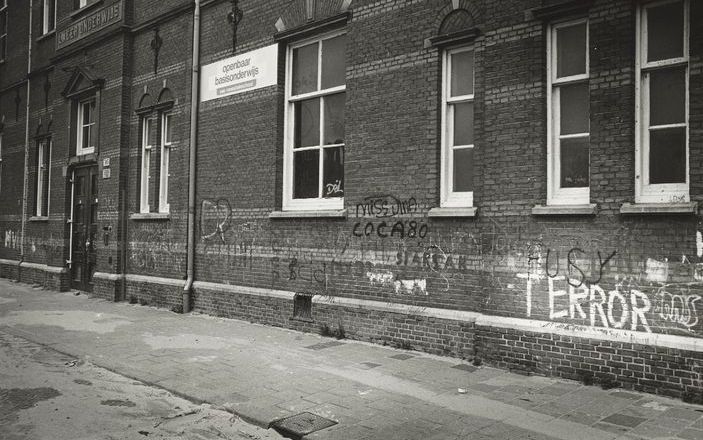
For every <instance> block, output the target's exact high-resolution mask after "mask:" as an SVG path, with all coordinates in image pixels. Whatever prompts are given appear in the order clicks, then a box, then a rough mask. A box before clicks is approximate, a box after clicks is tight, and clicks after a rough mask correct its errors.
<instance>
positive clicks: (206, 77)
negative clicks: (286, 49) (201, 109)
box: [200, 44, 278, 102]
mask: <svg viewBox="0 0 703 440" xmlns="http://www.w3.org/2000/svg"><path fill="white" fill-rule="evenodd" d="M277 80H278V45H277V44H274V45H271V46H266V47H262V48H261V49H257V50H253V51H251V52H247V53H243V54H241V55H237V56H235V57H232V58H227V59H224V60H220V61H217V62H215V63H212V64H208V65H205V66H203V67H202V68H201V79H200V100H201V101H202V102H204V101H210V100H212V99H217V98H224V97H225V96H229V95H236V94H238V93H243V92H249V91H251V90H256V89H260V88H262V87H268V86H272V85H275V84H276V82H277Z"/></svg>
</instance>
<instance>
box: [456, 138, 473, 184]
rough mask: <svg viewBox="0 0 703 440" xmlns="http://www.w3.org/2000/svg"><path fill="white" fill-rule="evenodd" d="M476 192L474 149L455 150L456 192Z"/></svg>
mask: <svg viewBox="0 0 703 440" xmlns="http://www.w3.org/2000/svg"><path fill="white" fill-rule="evenodd" d="M473 190H474V149H473V148H462V149H459V150H454V191H455V192H465V191H473Z"/></svg>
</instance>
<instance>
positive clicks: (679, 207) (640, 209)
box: [620, 202, 698, 215]
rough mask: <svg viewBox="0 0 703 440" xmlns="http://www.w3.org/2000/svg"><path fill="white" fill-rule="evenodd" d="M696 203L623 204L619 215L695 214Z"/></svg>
mask: <svg viewBox="0 0 703 440" xmlns="http://www.w3.org/2000/svg"><path fill="white" fill-rule="evenodd" d="M696 213H698V202H689V203H623V204H622V206H620V214H625V215H637V214H644V215H648V214H696Z"/></svg>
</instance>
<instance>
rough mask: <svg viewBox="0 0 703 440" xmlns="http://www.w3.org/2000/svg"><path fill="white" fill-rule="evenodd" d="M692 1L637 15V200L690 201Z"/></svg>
mask: <svg viewBox="0 0 703 440" xmlns="http://www.w3.org/2000/svg"><path fill="white" fill-rule="evenodd" d="M688 11H689V2H688V0H678V1H665V2H657V3H650V4H645V5H644V6H642V7H641V8H640V13H639V14H638V28H639V31H638V32H639V38H638V44H639V50H638V59H637V65H638V69H637V74H638V81H637V88H638V93H637V98H638V100H639V103H640V105H639V106H638V108H639V109H640V113H639V114H638V115H637V125H638V128H637V132H636V136H637V141H636V153H637V154H636V155H637V171H636V179H637V182H636V190H637V193H636V201H637V202H641V203H647V202H649V203H666V202H688V201H689V172H688V166H689V165H688V154H689V152H688V93H689V92H688V87H689V86H688V82H689V79H688V75H689V65H688V64H689V57H688V44H689V43H688V33H689V24H688Z"/></svg>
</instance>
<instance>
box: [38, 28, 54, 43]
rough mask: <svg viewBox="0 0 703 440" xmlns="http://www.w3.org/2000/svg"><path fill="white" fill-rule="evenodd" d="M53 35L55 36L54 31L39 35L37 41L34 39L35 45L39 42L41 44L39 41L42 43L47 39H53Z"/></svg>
mask: <svg viewBox="0 0 703 440" xmlns="http://www.w3.org/2000/svg"><path fill="white" fill-rule="evenodd" d="M55 34H56V29H54V30H51V31H49V32H47V33H45V34H42V35H40V36H39V37H37V39H36V40H35V41H36V42H37V43H39V42H41V41H44V40H46V39H48V38H51V37H53V36H54V35H55Z"/></svg>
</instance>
